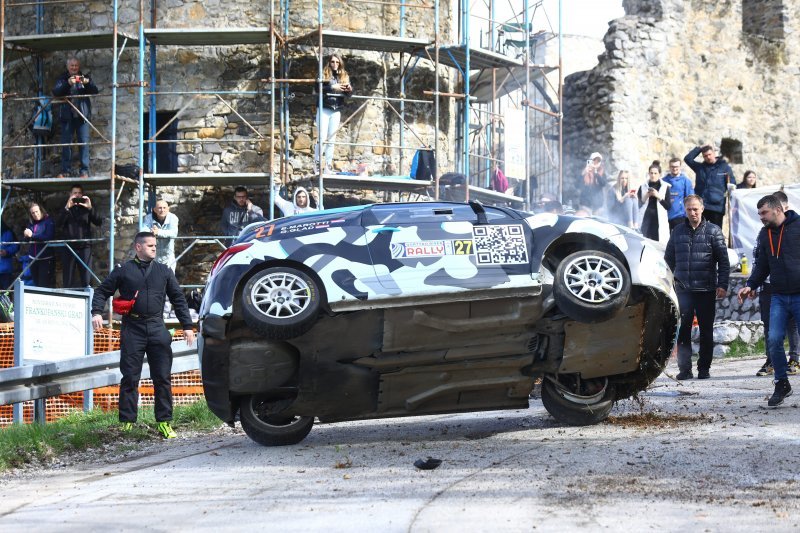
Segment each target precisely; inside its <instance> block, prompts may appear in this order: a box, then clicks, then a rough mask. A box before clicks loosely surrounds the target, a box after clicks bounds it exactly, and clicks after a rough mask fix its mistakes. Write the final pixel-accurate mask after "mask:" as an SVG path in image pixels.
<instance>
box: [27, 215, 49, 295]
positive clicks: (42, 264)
mask: <svg viewBox="0 0 800 533" xmlns="http://www.w3.org/2000/svg"><path fill="white" fill-rule="evenodd" d="M28 216H29V218H30V224H28V227H27V228H25V231H24V233H23V234H24V236H25V240H26V241H30V242H31V246H30V248H29V249H28V255H29V256H30V257H31V258H32V259H33V262H32V263H31V264H30V269H31V276H32V277H33V284H34V285H35V286H36V287H51V288H52V287H53V286H54V285H55V283H54V274H55V254H54V252H53V249H52V248H45V243H46V242H47V241H50V240H52V239H53V235H54V233H55V227H54V225H53V219H52V218H50V216H49V215H48V214H47V211H45V209H44V206H43V205H41V204H38V203H36V202H34V203H32V204H31V205H30V206H28Z"/></svg>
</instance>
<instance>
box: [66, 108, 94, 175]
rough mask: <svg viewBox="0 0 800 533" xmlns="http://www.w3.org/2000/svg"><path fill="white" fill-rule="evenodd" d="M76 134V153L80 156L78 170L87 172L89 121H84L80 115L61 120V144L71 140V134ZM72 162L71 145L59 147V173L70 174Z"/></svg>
mask: <svg viewBox="0 0 800 533" xmlns="http://www.w3.org/2000/svg"><path fill="white" fill-rule="evenodd" d="M73 135H77V137H78V139H77V142H78V143H80V147H79V148H78V153H79V154H80V158H81V167H80V172H81V173H83V172H85V173H87V174H88V173H89V123H88V122H84V120H83V119H82V118H80V117H78V118H73V119H72V120H66V121H64V120H62V121H61V144H68V143H71V142H72V136H73ZM71 163H72V147H71V146H64V147H62V148H61V173H62V174H64V175H65V176H68V175H69V174H70V167H71Z"/></svg>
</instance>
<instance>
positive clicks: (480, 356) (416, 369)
mask: <svg viewBox="0 0 800 533" xmlns="http://www.w3.org/2000/svg"><path fill="white" fill-rule="evenodd" d="M672 281H673V280H672V273H671V272H670V271H669V268H668V267H667V265H666V263H665V261H664V259H663V248H661V247H660V246H659V245H658V243H655V242H654V241H650V240H648V239H645V238H643V237H642V236H641V235H640V234H638V233H635V232H632V231H630V230H628V229H625V228H622V227H620V226H616V225H613V224H608V223H604V222H601V221H598V220H595V219H590V218H576V217H570V216H560V215H555V214H538V215H533V214H530V213H526V212H522V211H517V210H514V209H510V208H501V207H489V206H483V205H481V204H478V203H475V202H469V203H448V202H416V203H395V204H376V205H365V206H357V207H350V208H342V209H334V210H328V211H319V212H311V213H307V214H303V215H298V216H293V217H287V218H281V219H276V220H272V221H267V222H260V223H256V224H252V225H250V226H248V227H247V228H245V229H244V230H243V231H242V233H241V234H240V235H239V237H238V238H237V239H236V241H235V242H234V243H233V244H232V245H231V246H230V248H228V249H227V250H226V251H225V252H224V253H223V254H222V255H221V256H220V257H219V258H218V260H217V262H216V263H215V264H214V266H213V268H212V270H211V273H210V275H209V279H208V281H207V283H206V287H205V290H204V295H203V300H202V304H201V307H200V336H199V337H198V352H199V355H200V359H201V371H202V378H203V385H204V389H205V396H206V400H207V402H208V405H209V408H210V409H211V410H212V411H213V412H214V413H215V414H216V415H217V416H219V417H220V418H221V419H222V420H224V421H226V422H229V423H233V421H234V419H235V418H236V415H237V412H238V413H239V414H240V420H241V423H242V427H243V428H244V429H245V432H247V434H248V435H249V436H250V437H251V438H253V439H254V440H256V441H257V442H259V443H261V444H265V445H282V444H293V443H296V442H299V441H300V440H302V439H303V438H304V437H305V436H306V435H307V433H308V432H309V431H310V429H311V426H312V424H313V423H314V421H315V420H319V421H322V422H333V421H339V420H357V419H368V418H381V417H390V416H408V415H422V414H433V413H445V412H463V411H473V410H486V409H510V408H513V409H519V408H525V407H527V405H528V402H529V398H530V396H531V394H533V393H535V390H534V385H535V383H540V384H541V385H540V388H541V398H542V402H543V403H544V405H545V407H546V408H547V410H548V412H550V413H551V414H552V415H553V416H554V417H556V418H557V419H558V420H560V421H562V422H565V423H568V424H579V425H583V424H590V423H596V422H598V421H600V420H602V419H604V418H605V417H606V416H608V413H609V412H610V410H611V408H612V406H613V403H614V402H615V401H616V400H617V399H619V398H624V397H628V396H631V395H632V394H635V393H636V392H638V391H641V390H643V389H644V388H645V387H647V386H648V385H649V383H651V382H652V380H654V379H655V378H656V376H658V375H659V374H660V373H661V371H662V370H663V368H664V366H665V364H666V361H667V359H668V357H669V355H670V353H671V351H672V348H673V346H674V341H675V336H676V333H677V323H678V318H677V310H678V303H677V297H676V295H675V292H674V290H673V288H672ZM295 304H296V309H294V308H292V311H291V312H290V313H289V315H287V316H286V317H282V316H279V315H278V314H273V309H282V308H287V309H288V308H289V307H290V306H291V305H295ZM287 324H289V325H288V326H287ZM284 326H286V327H284ZM536 390H539V389H536Z"/></svg>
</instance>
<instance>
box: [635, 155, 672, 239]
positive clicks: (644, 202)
mask: <svg viewBox="0 0 800 533" xmlns="http://www.w3.org/2000/svg"><path fill="white" fill-rule="evenodd" d="M637 197H638V199H639V228H641V230H642V235H644V236H645V237H647V238H648V239H653V240H654V241H659V242H661V243H664V244H666V243H667V241H668V240H669V233H670V229H669V221H668V219H667V213H668V212H669V208H670V206H671V205H672V198H671V195H670V185H669V183H667V182H665V181H663V180H662V179H661V164H660V163H659V162H658V161H653V163H652V164H651V165H650V167H649V168H648V169H647V182H646V183H644V184H642V186H641V187H639V192H638V194H637Z"/></svg>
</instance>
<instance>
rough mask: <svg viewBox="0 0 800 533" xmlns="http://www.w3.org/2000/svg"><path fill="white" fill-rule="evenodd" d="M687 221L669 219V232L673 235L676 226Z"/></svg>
mask: <svg viewBox="0 0 800 533" xmlns="http://www.w3.org/2000/svg"><path fill="white" fill-rule="evenodd" d="M685 220H686V217H675V218H671V219H669V231H670V233H672V230H674V229H675V226H677V225H678V224H680V223H681V222H683V221H685Z"/></svg>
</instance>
